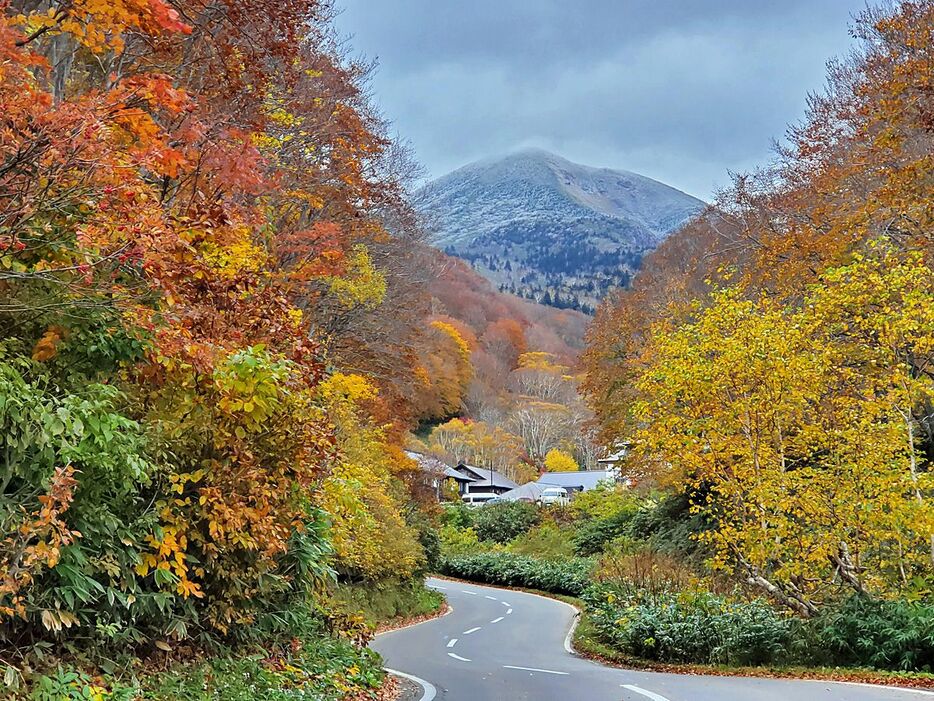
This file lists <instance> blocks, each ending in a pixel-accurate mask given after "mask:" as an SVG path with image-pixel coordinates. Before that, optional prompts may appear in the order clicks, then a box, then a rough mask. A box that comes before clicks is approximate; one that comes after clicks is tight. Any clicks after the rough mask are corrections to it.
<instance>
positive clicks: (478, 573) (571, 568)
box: [441, 552, 594, 596]
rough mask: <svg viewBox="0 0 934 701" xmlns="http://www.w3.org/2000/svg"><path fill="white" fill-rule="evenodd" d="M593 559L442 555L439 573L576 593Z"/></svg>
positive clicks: (584, 584) (587, 577)
mask: <svg viewBox="0 0 934 701" xmlns="http://www.w3.org/2000/svg"><path fill="white" fill-rule="evenodd" d="M593 566H594V563H593V560H589V559H586V558H570V559H567V560H543V559H538V558H533V557H526V556H523V555H513V554H512V553H506V552H487V553H477V554H475V555H461V556H457V557H448V558H445V559H444V560H443V561H442V563H441V573H442V574H446V575H450V576H451V577H459V578H461V579H468V580H471V581H474V582H482V583H485V584H499V585H504V586H507V587H527V588H529V589H540V590H541V591H546V592H551V593H553V594H567V595H570V596H579V595H580V594H581V593H583V591H584V589H586V588H587V586H588V585H589V584H590V576H591V572H592V570H593Z"/></svg>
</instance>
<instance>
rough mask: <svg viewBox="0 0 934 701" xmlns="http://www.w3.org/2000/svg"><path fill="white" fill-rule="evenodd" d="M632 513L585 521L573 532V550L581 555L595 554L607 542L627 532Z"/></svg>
mask: <svg viewBox="0 0 934 701" xmlns="http://www.w3.org/2000/svg"><path fill="white" fill-rule="evenodd" d="M632 518H633V514H632V513H629V512H621V513H618V514H614V515H613V516H609V517H607V518H600V519H594V520H592V521H585V522H584V523H582V524H581V525H580V526H578V529H577V532H576V533H575V534H574V538H573V543H574V551H575V552H576V553H577V554H578V555H580V556H581V557H588V556H590V555H596V554H598V553H600V552H602V551H603V549H604V548H605V547H606V545H607V543H609V542H611V541H612V540H614V539H616V538H619V537H620V536H625V535H626V534H627V533H629V525H630V523H631V521H632Z"/></svg>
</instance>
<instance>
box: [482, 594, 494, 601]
mask: <svg viewBox="0 0 934 701" xmlns="http://www.w3.org/2000/svg"><path fill="white" fill-rule="evenodd" d="M484 598H486V599H489V600H490V601H496V597H495V596H486V595H484Z"/></svg>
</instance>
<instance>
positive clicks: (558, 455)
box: [545, 448, 580, 472]
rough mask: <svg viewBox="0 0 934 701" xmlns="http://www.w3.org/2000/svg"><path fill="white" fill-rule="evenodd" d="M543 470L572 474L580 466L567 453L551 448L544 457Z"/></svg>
mask: <svg viewBox="0 0 934 701" xmlns="http://www.w3.org/2000/svg"><path fill="white" fill-rule="evenodd" d="M545 469H546V470H548V471H549V472H573V471H576V470H579V469H580V466H579V465H578V464H577V461H576V460H575V459H574V458H573V457H572V456H571V455H569V454H568V453H566V452H564V451H563V450H559V449H558V448H552V449H551V450H549V451H548V453H547V454H546V455H545Z"/></svg>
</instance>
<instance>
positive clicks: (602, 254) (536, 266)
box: [415, 149, 704, 311]
mask: <svg viewBox="0 0 934 701" xmlns="http://www.w3.org/2000/svg"><path fill="white" fill-rule="evenodd" d="M415 204H416V207H417V208H418V209H419V211H421V212H422V213H423V214H424V215H425V217H426V219H427V220H428V223H429V226H430V227H431V229H432V231H433V243H434V244H435V245H436V246H437V247H439V248H441V249H443V250H444V251H446V252H448V253H450V254H452V255H455V256H458V257H460V258H463V259H464V260H467V261H468V262H470V264H471V265H472V266H473V267H474V268H475V269H476V270H477V271H478V272H480V273H481V274H482V275H483V276H484V277H486V278H487V279H489V280H490V281H491V282H492V283H493V284H494V285H496V286H497V287H498V288H499V289H500V290H505V291H509V292H513V293H515V294H517V295H519V296H522V297H526V298H530V299H535V300H538V301H542V302H544V303H545V304H549V305H552V306H556V307H575V308H581V309H583V310H585V311H590V310H591V309H592V307H593V306H594V305H595V304H596V302H598V301H599V300H600V299H601V298H603V297H604V296H605V294H606V293H607V291H609V290H610V289H612V288H614V287H619V286H624V285H626V284H627V283H628V281H629V278H630V276H631V274H632V272H633V271H634V270H636V269H637V268H638V266H639V263H640V261H641V258H642V256H643V255H644V254H645V253H646V252H648V251H651V250H653V249H654V248H655V247H656V246H657V245H658V244H659V243H660V242H661V241H663V240H664V239H665V237H666V236H667V235H668V234H669V233H671V232H672V231H674V230H676V229H678V228H679V227H681V226H682V225H683V224H684V223H685V222H687V221H688V220H689V219H691V217H693V216H695V215H696V214H698V213H699V212H700V211H701V210H702V209H703V207H704V203H703V202H701V201H700V200H698V199H696V198H694V197H691V196H690V195H687V194H685V193H683V192H681V191H679V190H676V189H675V188H672V187H670V186H668V185H665V184H664V183H660V182H658V181H655V180H652V179H650V178H646V177H644V176H642V175H638V174H636V173H630V172H626V171H617V170H610V169H606V168H592V167H589V166H584V165H579V164H576V163H571V162H570V161H567V160H565V159H563V158H561V157H559V156H556V155H554V154H551V153H548V152H546V151H541V150H537V149H533V150H524V151H520V152H518V153H514V154H511V155H508V156H505V157H501V158H495V159H488V160H483V161H478V162H476V163H472V164H470V165H467V166H464V167H463V168H460V169H458V170H456V171H454V172H452V173H450V174H448V175H445V176H443V177H441V178H439V179H437V180H435V181H433V182H431V183H429V184H428V185H426V186H424V187H423V188H422V189H421V190H420V191H419V192H418V193H417V194H416V197H415Z"/></svg>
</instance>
